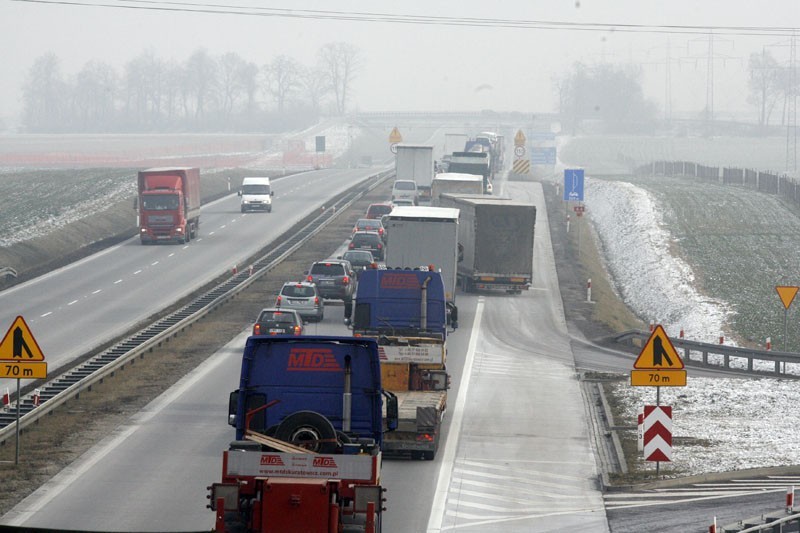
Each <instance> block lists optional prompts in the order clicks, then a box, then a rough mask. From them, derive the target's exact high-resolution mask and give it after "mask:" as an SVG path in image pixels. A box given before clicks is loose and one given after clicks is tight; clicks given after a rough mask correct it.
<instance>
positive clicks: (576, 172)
mask: <svg viewBox="0 0 800 533" xmlns="http://www.w3.org/2000/svg"><path fill="white" fill-rule="evenodd" d="M564 200H565V201H567V202H582V201H583V169H582V168H565V169H564Z"/></svg>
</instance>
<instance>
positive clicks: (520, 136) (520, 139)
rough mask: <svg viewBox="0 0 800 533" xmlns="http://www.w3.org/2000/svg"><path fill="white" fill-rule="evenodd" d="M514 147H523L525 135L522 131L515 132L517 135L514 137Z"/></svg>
mask: <svg viewBox="0 0 800 533" xmlns="http://www.w3.org/2000/svg"><path fill="white" fill-rule="evenodd" d="M514 146H525V134H524V133H522V130H517V134H516V135H514Z"/></svg>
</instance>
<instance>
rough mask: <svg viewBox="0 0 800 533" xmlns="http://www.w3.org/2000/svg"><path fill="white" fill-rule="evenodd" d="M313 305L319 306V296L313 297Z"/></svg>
mask: <svg viewBox="0 0 800 533" xmlns="http://www.w3.org/2000/svg"><path fill="white" fill-rule="evenodd" d="M314 305H319V296H314Z"/></svg>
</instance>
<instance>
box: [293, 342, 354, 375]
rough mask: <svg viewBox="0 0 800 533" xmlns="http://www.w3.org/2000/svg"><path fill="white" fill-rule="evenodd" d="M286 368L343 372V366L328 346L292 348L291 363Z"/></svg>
mask: <svg viewBox="0 0 800 533" xmlns="http://www.w3.org/2000/svg"><path fill="white" fill-rule="evenodd" d="M286 370H288V371H290V372H341V371H342V367H341V365H339V361H337V360H336V357H334V355H333V351H332V350H329V349H326V348H292V351H290V352H289V364H288V365H287V366H286Z"/></svg>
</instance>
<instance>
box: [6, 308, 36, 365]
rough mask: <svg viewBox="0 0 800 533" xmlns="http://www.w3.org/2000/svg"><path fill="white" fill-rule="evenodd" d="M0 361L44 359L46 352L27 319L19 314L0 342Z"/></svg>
mask: <svg viewBox="0 0 800 533" xmlns="http://www.w3.org/2000/svg"><path fill="white" fill-rule="evenodd" d="M0 361H16V362H18V363H19V362H29V361H44V354H43V353H42V349H41V348H39V344H38V343H37V342H36V339H34V338H33V333H31V330H30V328H28V325H27V324H26V323H25V320H24V319H23V318H22V317H21V316H18V317H17V318H16V320H14V323H13V324H11V327H10V328H8V331H7V332H6V336H5V337H3V342H0Z"/></svg>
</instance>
